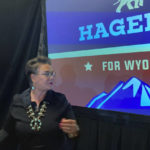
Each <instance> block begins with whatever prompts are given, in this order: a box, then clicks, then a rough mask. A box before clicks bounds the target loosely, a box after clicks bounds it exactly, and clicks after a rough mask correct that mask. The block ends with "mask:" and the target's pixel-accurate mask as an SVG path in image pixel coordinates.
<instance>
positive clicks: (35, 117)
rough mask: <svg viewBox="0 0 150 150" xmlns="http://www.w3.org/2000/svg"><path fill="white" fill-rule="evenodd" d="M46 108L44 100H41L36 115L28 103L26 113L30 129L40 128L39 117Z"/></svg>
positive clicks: (43, 114) (43, 113)
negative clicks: (41, 102)
mask: <svg viewBox="0 0 150 150" xmlns="http://www.w3.org/2000/svg"><path fill="white" fill-rule="evenodd" d="M46 109H47V106H46V102H43V104H42V105H41V108H40V110H39V112H38V113H37V115H35V112H34V111H33V108H32V106H31V105H29V106H28V107H27V115H28V117H29V118H30V119H31V121H30V127H31V129H32V130H34V131H36V132H38V131H39V130H40V129H41V126H42V122H41V117H44V116H45V112H46Z"/></svg>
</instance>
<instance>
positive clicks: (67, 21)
mask: <svg viewBox="0 0 150 150" xmlns="http://www.w3.org/2000/svg"><path fill="white" fill-rule="evenodd" d="M83 2H85V4H87V5H86V7H85V5H83ZM148 3H149V2H148V1H143V0H138V1H127V0H126V1H125V0H120V1H118V2H116V3H115V2H113V1H111V2H110V1H104V0H99V1H97V0H94V1H88V2H87V1H85V0H83V1H81V0H80V1H79V0H76V1H74V0H73V1H72V2H70V1H68V0H65V1H64V3H62V2H61V1H55V2H53V3H52V1H51V2H50V1H47V31H48V33H47V34H48V50H49V51H48V53H49V58H51V59H52V65H53V67H54V69H55V71H56V80H55V81H56V83H55V87H54V89H55V90H57V91H59V92H62V93H65V95H66V96H67V98H68V100H69V102H70V103H71V104H72V105H76V106H83V107H88V108H95V109H105V110H113V111H121V112H128V113H136V114H144V115H150V80H149V79H150V38H149V37H150V11H149V10H150V8H149V7H148ZM50 4H52V5H50ZM57 4H59V5H57ZM60 4H61V7H59V6H60ZM92 4H93V5H92Z"/></svg>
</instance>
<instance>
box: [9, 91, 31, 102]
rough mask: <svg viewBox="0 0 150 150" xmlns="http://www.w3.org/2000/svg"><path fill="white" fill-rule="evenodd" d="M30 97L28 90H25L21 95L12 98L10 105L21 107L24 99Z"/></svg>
mask: <svg viewBox="0 0 150 150" xmlns="http://www.w3.org/2000/svg"><path fill="white" fill-rule="evenodd" d="M29 96H30V89H26V90H25V91H23V92H22V93H17V94H15V95H14V96H13V101H12V105H20V104H21V105H22V104H23V101H24V99H26V98H27V97H29Z"/></svg>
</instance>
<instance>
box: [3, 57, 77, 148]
mask: <svg viewBox="0 0 150 150" xmlns="http://www.w3.org/2000/svg"><path fill="white" fill-rule="evenodd" d="M25 71H26V75H27V77H28V79H29V83H30V86H31V87H30V88H29V89H27V90H25V91H24V92H23V93H21V94H17V95H15V96H14V98H13V102H12V105H11V107H10V111H9V117H8V119H7V120H6V122H5V124H4V126H3V128H2V129H1V131H0V142H2V141H3V140H4V139H5V138H6V137H7V136H9V135H14V138H16V139H17V143H18V149H19V150H64V149H65V148H64V145H65V142H66V141H67V138H73V137H76V136H77V135H78V131H79V127H78V125H77V122H76V120H75V117H74V114H73V112H72V109H71V106H70V104H69V103H68V101H67V100H66V97H65V96H64V95H63V94H61V93H57V92H55V91H53V90H51V87H52V85H53V81H54V76H55V72H54V70H53V68H52V66H51V61H50V59H48V58H47V57H44V56H39V57H36V58H33V59H31V60H29V61H28V62H27V64H26V68H25Z"/></svg>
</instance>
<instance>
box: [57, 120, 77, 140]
mask: <svg viewBox="0 0 150 150" xmlns="http://www.w3.org/2000/svg"><path fill="white" fill-rule="evenodd" d="M59 127H60V128H61V129H62V131H63V132H64V133H66V134H68V136H69V137H70V138H73V137H76V136H78V134H79V126H78V125H77V122H76V120H73V119H66V118H63V119H62V120H61V121H60V123H59Z"/></svg>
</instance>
